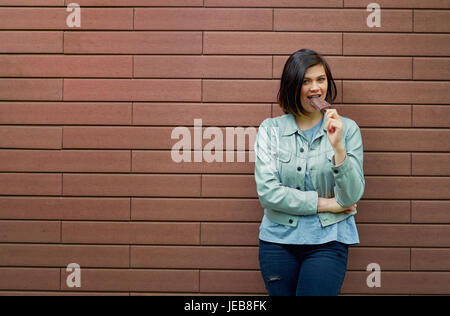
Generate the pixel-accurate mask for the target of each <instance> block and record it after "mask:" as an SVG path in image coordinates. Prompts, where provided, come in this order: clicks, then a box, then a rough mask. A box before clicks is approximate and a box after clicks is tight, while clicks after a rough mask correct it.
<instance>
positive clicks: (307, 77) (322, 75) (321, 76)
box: [304, 74, 325, 79]
mask: <svg viewBox="0 0 450 316" xmlns="http://www.w3.org/2000/svg"><path fill="white" fill-rule="evenodd" d="M324 76H325V74H323V75H320V76H318V77H317V78H320V77H324ZM317 78H316V79H317ZM304 79H311V78H309V77H305V78H304Z"/></svg>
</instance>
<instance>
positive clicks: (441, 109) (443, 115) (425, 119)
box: [412, 105, 450, 127]
mask: <svg viewBox="0 0 450 316" xmlns="http://www.w3.org/2000/svg"><path fill="white" fill-rule="evenodd" d="M449 115H450V108H449V107H448V106H446V105H442V106H441V105H413V116H412V118H413V126H414V127H450V122H449V120H448V118H449Z"/></svg>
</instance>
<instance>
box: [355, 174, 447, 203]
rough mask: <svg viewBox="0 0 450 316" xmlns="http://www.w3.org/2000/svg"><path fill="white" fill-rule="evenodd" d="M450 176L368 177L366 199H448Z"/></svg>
mask: <svg viewBox="0 0 450 316" xmlns="http://www.w3.org/2000/svg"><path fill="white" fill-rule="evenodd" d="M449 190H450V177H388V176H383V177H366V187H365V191H364V195H363V197H364V198H366V199H447V198H448V192H449Z"/></svg>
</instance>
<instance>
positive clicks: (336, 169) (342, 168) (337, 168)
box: [331, 154, 351, 177]
mask: <svg viewBox="0 0 450 316" xmlns="http://www.w3.org/2000/svg"><path fill="white" fill-rule="evenodd" d="M350 168H351V166H350V162H349V159H348V154H345V159H344V161H343V162H341V163H340V164H339V165H336V161H335V160H334V155H333V158H332V159H331V170H332V171H333V174H334V176H335V177H337V176H339V175H343V174H346V173H347V171H348V170H349V169H350Z"/></svg>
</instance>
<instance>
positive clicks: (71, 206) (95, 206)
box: [0, 197, 130, 220]
mask: <svg viewBox="0 0 450 316" xmlns="http://www.w3.org/2000/svg"><path fill="white" fill-rule="evenodd" d="M0 218H3V219H48V220H129V219H130V199H127V198H98V197H95V198H71V197H64V198H60V197H0Z"/></svg>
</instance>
